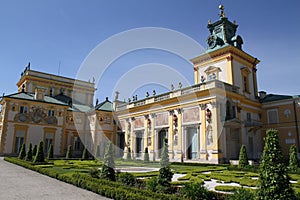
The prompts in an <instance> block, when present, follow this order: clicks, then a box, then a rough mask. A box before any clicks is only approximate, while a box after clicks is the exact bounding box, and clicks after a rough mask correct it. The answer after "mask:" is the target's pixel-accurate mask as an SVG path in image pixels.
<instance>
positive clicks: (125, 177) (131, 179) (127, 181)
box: [118, 172, 136, 186]
mask: <svg viewBox="0 0 300 200" xmlns="http://www.w3.org/2000/svg"><path fill="white" fill-rule="evenodd" d="M118 182H121V183H122V184H123V185H127V186H135V184H136V178H135V176H133V174H130V173H128V172H125V173H121V174H120V175H119V177H118Z"/></svg>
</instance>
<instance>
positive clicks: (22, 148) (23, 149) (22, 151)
mask: <svg viewBox="0 0 300 200" xmlns="http://www.w3.org/2000/svg"><path fill="white" fill-rule="evenodd" d="M25 156H26V147H25V143H23V144H22V146H21V149H20V152H19V159H21V160H23V159H24V158H25Z"/></svg>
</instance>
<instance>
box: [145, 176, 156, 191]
mask: <svg viewBox="0 0 300 200" xmlns="http://www.w3.org/2000/svg"><path fill="white" fill-rule="evenodd" d="M157 186H158V181H157V177H156V176H155V177H151V178H149V179H146V189H147V190H149V191H151V192H156V188H157Z"/></svg>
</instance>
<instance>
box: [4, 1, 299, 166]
mask: <svg viewBox="0 0 300 200" xmlns="http://www.w3.org/2000/svg"><path fill="white" fill-rule="evenodd" d="M219 9H220V14H219V16H220V18H219V19H218V20H217V21H216V22H214V23H212V22H210V21H209V22H208V25H207V28H208V30H209V36H208V38H207V45H208V47H207V50H206V52H205V53H203V54H201V55H199V56H197V57H196V58H193V59H191V62H192V63H193V65H194V67H193V69H192V70H194V85H192V86H190V87H185V88H183V87H178V88H177V89H175V88H174V87H172V88H171V89H170V91H169V92H166V93H163V94H153V95H152V96H151V95H147V97H146V98H144V99H141V100H137V99H133V100H132V101H129V102H125V101H120V100H118V99H117V98H116V99H115V100H114V101H113V102H110V101H109V100H108V99H107V98H106V100H105V101H103V102H102V103H99V102H98V101H97V102H96V104H95V105H94V104H93V99H94V92H95V84H94V83H93V82H89V81H81V80H75V79H71V78H66V77H62V76H56V75H52V74H47V73H43V72H38V71H34V70H31V69H30V65H29V66H28V67H26V69H25V71H24V72H23V73H22V74H21V78H20V80H19V81H18V83H17V86H18V92H17V93H15V94H10V95H5V96H3V97H2V99H1V101H0V104H1V106H2V109H1V113H0V154H18V152H19V149H20V146H21V145H22V144H23V143H25V144H26V145H27V144H29V143H32V144H34V145H36V144H38V142H39V141H43V142H44V150H45V152H47V150H48V148H49V146H50V144H53V146H54V154H55V155H56V156H64V155H65V153H66V150H67V147H68V145H72V147H73V149H74V152H73V153H74V156H80V155H81V152H82V149H83V146H86V147H87V148H88V150H89V151H90V152H91V153H92V154H93V155H96V156H103V153H104V148H105V146H106V143H107V142H108V141H112V142H113V143H114V144H115V146H116V147H117V148H115V151H116V155H117V156H119V157H124V158H126V157H127V154H131V156H132V157H133V158H134V159H143V156H144V152H145V148H146V147H147V148H148V150H149V154H150V159H151V160H159V159H160V153H161V150H162V147H163V143H164V139H165V138H167V139H168V145H169V155H170V159H171V160H172V161H178V162H202V163H227V162H229V161H230V160H237V159H238V155H239V150H240V147H241V145H242V144H244V145H245V146H246V149H247V153H248V157H249V159H252V160H259V159H260V157H261V154H262V149H263V141H264V140H263V138H264V136H265V130H266V129H268V128H275V129H278V130H279V134H280V135H279V137H280V143H281V146H282V148H283V153H284V155H288V152H289V147H290V145H292V144H296V145H297V149H298V151H299V125H298V123H299V121H298V118H299V117H300V106H299V105H300V96H287V95H276V94H266V93H265V92H258V88H257V65H258V64H259V60H258V59H257V58H256V57H253V56H252V55H249V54H248V53H246V52H245V51H243V49H242V46H243V39H242V37H241V36H239V35H237V34H236V32H237V28H238V25H237V24H236V22H235V21H234V22H231V21H230V20H229V19H228V18H227V17H226V16H225V13H224V8H223V6H220V7H219ZM129 150H130V151H129ZM97 154H99V155H97Z"/></svg>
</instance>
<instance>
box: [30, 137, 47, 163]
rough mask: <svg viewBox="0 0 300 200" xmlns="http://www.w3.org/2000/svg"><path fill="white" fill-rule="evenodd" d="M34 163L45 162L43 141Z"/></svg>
mask: <svg viewBox="0 0 300 200" xmlns="http://www.w3.org/2000/svg"><path fill="white" fill-rule="evenodd" d="M33 162H34V163H37V162H45V155H44V147H43V142H42V141H41V142H40V143H39V146H38V148H37V152H36V155H35V157H34V159H33Z"/></svg>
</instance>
